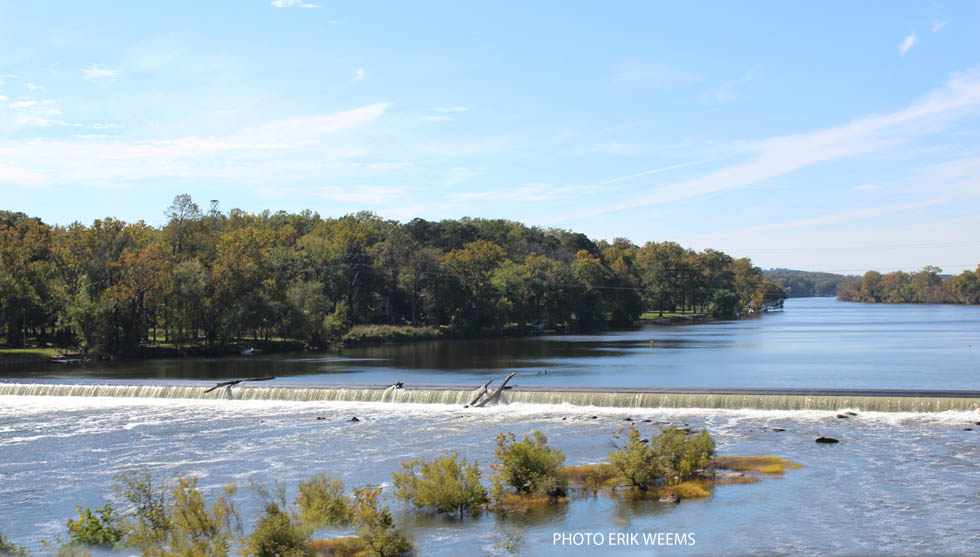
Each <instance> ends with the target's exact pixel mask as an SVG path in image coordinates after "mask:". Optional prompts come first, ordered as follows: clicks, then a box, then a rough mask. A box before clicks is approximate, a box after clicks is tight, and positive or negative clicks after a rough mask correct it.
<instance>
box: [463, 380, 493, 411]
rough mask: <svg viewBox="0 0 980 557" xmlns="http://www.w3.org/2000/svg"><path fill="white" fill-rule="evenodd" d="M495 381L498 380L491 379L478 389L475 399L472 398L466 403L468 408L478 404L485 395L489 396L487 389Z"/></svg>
mask: <svg viewBox="0 0 980 557" xmlns="http://www.w3.org/2000/svg"><path fill="white" fill-rule="evenodd" d="M494 381H496V379H491V380H489V381H487V382H486V383H484V384H483V386H482V387H480V388H479V389H477V390H476V393H475V394H474V395H473V398H471V399H470V401H469V402H467V403H466V406H468V407H469V406H473V405H474V404H476V402H477V401H478V400H480V399H481V398H482V397H483V395H485V394H487V387H489V386H490V383H493V382H494Z"/></svg>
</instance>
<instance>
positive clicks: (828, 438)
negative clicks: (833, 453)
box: [817, 435, 840, 444]
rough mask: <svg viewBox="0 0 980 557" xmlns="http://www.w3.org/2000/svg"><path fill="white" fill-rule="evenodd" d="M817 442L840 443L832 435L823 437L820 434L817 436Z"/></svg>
mask: <svg viewBox="0 0 980 557" xmlns="http://www.w3.org/2000/svg"><path fill="white" fill-rule="evenodd" d="M817 443H826V444H831V443H840V441H838V440H837V439H834V438H833V437H824V436H822V435H821V436H820V437H817Z"/></svg>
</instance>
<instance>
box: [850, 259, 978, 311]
mask: <svg viewBox="0 0 980 557" xmlns="http://www.w3.org/2000/svg"><path fill="white" fill-rule="evenodd" d="M942 272H943V270H942V269H940V268H939V267H934V266H928V267H925V268H924V269H922V270H921V271H916V272H914V273H906V272H903V271H895V272H893V273H887V274H884V275H883V274H881V273H879V272H877V271H868V272H867V273H864V276H863V277H861V278H858V279H854V280H852V281H850V282H846V283H843V284H841V285H840V286H839V287H838V289H837V297H838V299H840V300H843V301H846V302H868V303H886V304H980V266H978V267H977V269H976V270H975V271H963V272H962V273H960V274H959V275H956V276H943V275H942Z"/></svg>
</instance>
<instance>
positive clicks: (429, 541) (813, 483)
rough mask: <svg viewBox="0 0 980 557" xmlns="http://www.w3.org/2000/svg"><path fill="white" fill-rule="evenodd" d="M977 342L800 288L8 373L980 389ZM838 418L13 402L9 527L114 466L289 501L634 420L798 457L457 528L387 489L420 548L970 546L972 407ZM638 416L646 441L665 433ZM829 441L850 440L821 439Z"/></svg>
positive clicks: (11, 531)
mask: <svg viewBox="0 0 980 557" xmlns="http://www.w3.org/2000/svg"><path fill="white" fill-rule="evenodd" d="M978 349H980V308H975V307H973V308H970V307H956V306H885V305H881V306H872V305H860V304H843V303H839V302H836V301H834V300H830V299H801V300H790V301H788V302H787V304H786V310H785V311H784V312H782V313H774V314H767V315H764V316H762V317H760V318H757V319H746V320H741V321H733V322H716V323H710V324H702V325H691V326H672V327H653V326H651V327H644V328H641V329H638V330H635V331H629V332H619V333H607V334H601V335H594V336H549V337H537V338H529V339H496V340H489V341H439V342H432V343H424V344H416V345H407V346H397V347H378V348H369V349H358V350H347V351H344V352H343V353H342V354H335V355H331V356H325V357H309V356H301V357H274V358H273V357H269V358H264V357H256V358H251V359H247V358H226V359H220V360H214V361H204V360H197V361H180V362H172V361H166V362H144V363H138V364H131V363H129V364H112V365H100V366H92V367H84V368H71V369H68V370H66V369H63V368H46V369H41V370H36V371H33V372H30V373H24V372H17V373H16V374H15V373H13V372H8V374H7V375H8V378H7V380H12V381H20V382H35V381H40V382H59V383H68V382H77V381H82V382H87V383H98V382H107V381H120V380H124V381H125V382H128V383H132V382H137V383H163V382H172V381H173V380H178V379H179V380H181V382H184V381H187V380H202V381H203V380H213V379H215V378H217V377H233V376H234V377H237V376H244V375H266V374H274V375H278V376H281V377H283V378H281V379H277V380H275V381H273V382H270V383H277V384H290V383H296V384H299V383H316V384H331V383H361V384H363V383H389V382H392V381H394V380H401V381H405V382H415V383H449V384H462V385H474V384H480V383H483V382H484V381H485V378H486V377H490V376H501V375H503V372H504V370H512V369H516V370H518V371H520V372H521V373H520V375H519V376H518V377H519V378H520V382H521V383H522V384H525V385H549V384H550V385H573V386H704V387H710V386H726V387H814V388H893V389H973V390H976V389H978V388H980V374H978V371H980V370H978V367H980V364H978V361H980V358H978V355H980V353H978V352H980V350H978ZM545 371H547V373H546V374H545V373H544V372H545ZM835 414H836V412H830V411H785V410H757V409H741V410H739V409H735V410H706V409H658V408H645V409H617V408H600V407H581V406H579V407H573V406H568V405H543V404H542V405H537V404H510V405H506V406H500V407H494V408H470V409H463V408H462V407H461V406H458V405H442V404H400V403H398V404H396V403H362V402H297V401H284V400H270V401H256V400H220V399H218V400H190V399H157V398H109V397H77V396H75V397H67V396H0V532H3V533H4V534H5V535H6V536H8V537H9V538H11V539H12V540H13V541H15V542H17V543H19V544H22V545H26V546H28V547H29V548H31V549H32V550H35V551H37V552H38V553H39V554H45V551H47V550H45V549H43V548H42V545H41V540H42V539H47V540H51V539H54V538H55V537H56V536H61V537H62V538H63V539H66V538H67V533H66V530H65V521H66V520H67V519H68V518H70V517H72V516H74V515H75V505H77V504H82V505H85V506H91V507H96V506H101V505H102V504H104V503H105V502H106V501H115V500H114V499H113V497H112V483H113V477H114V476H115V475H116V474H118V473H119V472H122V471H127V470H134V469H146V470H149V471H150V472H152V473H153V474H155V475H157V476H158V477H160V478H172V477H175V476H177V475H182V474H193V475H195V476H197V477H199V478H200V480H201V485H202V486H203V487H204V488H205V489H206V490H207V492H208V493H214V492H215V490H217V489H218V488H219V486H221V485H223V484H225V483H227V482H236V483H237V484H238V485H239V486H241V487H242V488H244V487H245V486H247V484H248V482H249V480H258V481H264V482H267V483H268V482H271V481H274V480H279V481H282V482H283V483H284V485H285V487H286V489H287V491H288V493H289V494H290V496H293V495H294V494H295V489H296V486H297V484H298V483H299V482H300V481H302V480H303V479H306V478H309V477H310V476H312V475H313V474H315V473H317V472H321V471H322V472H327V473H330V474H332V475H335V476H337V477H340V478H342V479H343V480H344V482H345V485H346V486H347V488H348V489H351V488H353V487H358V486H362V485H367V484H375V485H382V486H390V481H391V473H392V472H394V471H398V470H399V468H400V462H401V461H403V460H406V459H410V458H419V457H422V458H430V457H433V456H436V455H439V454H441V453H443V452H444V451H445V450H453V451H459V452H460V453H461V454H463V455H464V456H466V457H468V458H469V459H471V460H473V459H475V460H477V461H478V462H479V464H480V466H481V468H482V469H483V470H484V472H485V475H484V478H485V479H486V477H487V475H488V473H489V469H488V465H489V464H490V463H491V462H492V461H493V448H494V437H495V435H496V434H497V433H498V432H501V431H508V430H510V431H514V432H515V433H518V434H519V435H520V434H523V433H526V432H530V431H532V430H534V429H540V430H542V431H543V432H544V433H545V434H546V435H547V436H548V438H549V442H550V443H551V444H553V445H555V446H557V447H558V448H560V449H561V450H562V451H564V453H565V455H566V463H567V464H582V463H590V462H599V461H602V460H604V459H606V458H607V457H608V454H609V452H610V451H611V450H613V448H614V445H613V439H612V437H611V435H612V433H614V432H615V431H617V430H618V429H620V428H621V427H622V426H623V425H624V424H625V423H627V422H625V421H624V420H625V418H627V417H630V418H633V419H634V420H637V421H639V420H643V419H648V420H652V421H653V422H673V423H680V424H689V426H691V427H694V428H700V427H705V428H707V429H708V430H709V431H710V432H711V433H712V434H713V435H714V437H715V439H716V441H717V443H718V452H719V454H721V455H739V454H744V455H761V454H774V455H779V456H783V457H788V458H791V459H793V460H795V461H797V462H799V463H801V464H803V467H802V468H800V469H798V470H789V471H787V472H786V474H785V475H784V476H782V477H777V478H771V479H764V480H763V481H761V482H759V483H755V484H749V485H728V486H720V487H717V488H716V489H715V491H714V494H713V496H711V497H709V498H706V499H700V500H685V501H682V502H681V503H680V504H678V505H669V504H665V503H660V502H657V501H649V502H643V503H637V502H631V501H629V500H626V499H624V498H621V497H603V496H600V497H598V498H595V499H593V498H591V497H586V498H579V499H573V500H571V501H570V502H569V503H567V504H566V505H564V506H562V507H561V508H559V509H557V510H555V511H554V512H548V513H540V514H535V515H533V516H524V517H522V516H514V515H512V516H508V517H499V516H495V515H493V514H492V513H484V514H482V515H480V516H477V517H468V518H466V519H464V520H462V521H461V520H458V519H453V518H448V517H445V516H426V515H419V514H417V513H413V512H408V511H407V510H406V509H405V508H404V507H403V506H402V505H400V504H398V503H397V502H396V501H394V500H393V499H388V501H387V502H388V503H389V504H390V505H391V506H392V509H393V510H394V512H395V518H396V521H397V522H398V523H399V524H400V525H402V526H403V527H404V528H406V529H407V530H408V532H409V533H410V535H411V536H412V537H413V538H414V540H415V542H416V544H417V546H418V548H419V554H420V555H474V554H477V555H485V554H491V555H503V554H507V553H508V550H510V551H511V552H514V553H517V554H520V555H608V554H623V555H626V554H644V555H648V554H651V553H657V554H664V555H672V554H677V555H690V554H700V555H717V554H806V555H813V554H871V553H874V554H902V555H910V554H914V555H922V554H937V555H951V554H965V555H976V554H977V551H978V548H980V528H978V527H977V524H978V523H980V488H978V486H980V425H976V422H980V413H978V412H976V411H951V412H932V413H911V412H908V413H899V412H866V411H863V410H860V409H858V412H857V414H858V415H857V416H855V417H852V418H848V419H840V418H837V417H835ZM353 416H357V417H358V418H359V421H357V422H352V421H351V417H353ZM318 418H323V419H318ZM638 425H639V426H640V427H641V431H643V432H644V434H648V433H650V432H652V431H653V430H654V428H655V427H656V426H655V425H652V424H648V423H638ZM968 428H969V429H970V430H968ZM779 429H782V430H785V431H779ZM820 435H827V436H832V437H835V438H837V439H840V440H841V443H839V444H837V445H818V444H816V443H814V439H815V438H816V437H817V436H820ZM385 491H386V492H387V491H390V490H387V489H386V490H385ZM240 501H241V503H242V507H243V510H244V514H245V515H246V516H254V515H255V512H256V506H257V501H256V498H255V496H254V495H253V494H252V493H251V492H250V491H248V490H247V489H242V490H241V491H240ZM563 532H564V533H575V532H578V533H603V534H605V535H606V536H607V540H608V535H609V534H610V533H639V534H642V533H653V532H666V533H693V534H694V539H695V540H696V543H695V544H694V545H687V546H669V547H667V546H663V547H635V546H634V547H629V546H627V547H610V546H609V545H608V541H607V543H606V544H605V545H603V546H601V547H596V546H592V547H587V546H580V547H574V548H569V547H567V546H566V547H562V546H561V545H555V544H554V543H553V541H554V536H555V534H556V533H558V534H560V533H563ZM337 533H338V532H334V531H321V532H318V533H317V535H318V536H329V535H335V534H337ZM641 539H642V538H641ZM113 554H114V555H129V554H132V552H127V551H121V552H116V553H113Z"/></svg>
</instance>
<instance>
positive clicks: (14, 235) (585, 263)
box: [0, 195, 972, 358]
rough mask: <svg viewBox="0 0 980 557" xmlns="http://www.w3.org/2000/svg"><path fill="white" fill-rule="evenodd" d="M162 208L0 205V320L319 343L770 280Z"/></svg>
mask: <svg viewBox="0 0 980 557" xmlns="http://www.w3.org/2000/svg"><path fill="white" fill-rule="evenodd" d="M165 215H166V216H167V219H168V222H167V224H166V225H164V226H163V227H162V228H153V227H150V226H147V225H146V224H144V223H143V222H137V223H125V222H122V221H119V220H116V219H111V218H108V219H104V220H96V221H95V222H93V223H92V224H91V225H90V226H86V225H82V224H78V223H76V224H72V225H71V226H69V227H67V228H66V227H51V226H48V225H47V224H44V223H42V222H40V221H39V220H37V219H31V218H27V217H25V216H23V215H17V214H12V213H3V214H0V338H2V339H3V340H4V341H5V344H7V345H16V346H19V345H21V344H39V345H45V344H53V345H55V346H58V347H62V348H65V349H77V350H80V351H83V352H86V353H89V354H92V355H96V356H99V357H110V358H111V357H117V356H126V355H129V356H138V355H142V354H146V353H148V352H164V351H165V352H166V353H168V354H182V353H187V352H195V353H202V352H207V353H214V352H218V351H222V350H228V351H231V350H232V348H234V346H239V347H240V346H242V345H245V344H246V343H247V344H248V345H252V346H255V345H256V344H259V343H262V342H264V341H271V340H272V339H277V340H278V339H288V340H290V341H295V342H302V343H304V344H305V345H306V346H307V347H308V348H311V349H320V348H325V347H328V346H330V345H331V344H336V343H338V342H341V341H342V340H343V339H344V338H345V337H346V338H350V340H351V341H352V342H357V341H358V339H364V338H370V339H374V338H381V339H384V340H385V341H388V340H411V339H417V338H420V337H427V336H429V334H430V332H431V331H446V332H447V333H449V334H456V335H459V334H464V335H482V334H487V333H501V332H504V331H505V330H506V331H516V332H527V331H529V330H531V329H532V328H535V327H536V328H538V329H542V328H544V329H554V330H560V331H588V330H596V329H603V328H608V327H624V326H631V325H634V324H635V323H636V322H637V320H638V319H639V316H640V315H641V314H642V313H643V312H644V311H645V310H651V309H652V310H657V311H661V312H662V311H677V310H679V311H681V312H684V311H688V310H692V311H695V310H700V311H702V312H703V311H706V310H707V309H708V308H709V305H710V306H711V308H712V310H713V311H715V312H716V313H721V314H728V313H730V312H729V310H730V309H731V306H732V304H730V303H728V302H729V301H730V300H729V299H728V298H726V299H725V302H726V303H724V304H721V303H719V301H718V297H717V296H716V295H715V294H716V293H718V292H722V291H730V292H734V293H735V295H736V296H737V297H738V299H737V302H736V303H735V304H734V305H735V306H737V308H738V309H741V308H743V307H752V308H755V309H762V308H763V307H765V306H766V305H770V304H773V303H776V302H777V301H778V300H779V299H781V297H782V296H783V294H782V291H781V290H780V289H779V287H778V285H775V283H770V282H768V281H766V280H765V279H764V278H763V277H762V274H761V271H760V270H759V269H758V268H757V267H753V266H752V265H751V263H750V262H749V261H748V260H746V259H738V260H735V259H733V258H731V257H729V256H728V255H725V254H723V253H721V252H717V251H714V250H704V251H702V252H695V251H693V250H689V249H685V248H683V247H681V246H679V245H678V244H675V243H673V242H661V243H657V242H650V243H647V244H645V245H644V246H642V247H640V246H636V245H634V244H633V243H631V242H629V241H628V240H624V239H621V238H619V239H616V240H614V241H613V242H612V243H611V244H610V243H608V242H604V241H603V242H595V241H593V240H590V239H589V238H588V237H586V236H584V235H583V234H579V233H575V232H571V231H567V230H557V229H552V230H543V229H540V228H534V227H528V226H525V225H523V224H521V223H517V222H512V221H507V220H500V219H494V220H488V219H469V218H463V219H459V220H455V221H453V220H445V221H440V222H428V221H424V220H421V219H415V220H413V221H411V222H409V223H406V224H400V223H398V222H395V221H390V220H384V219H381V218H379V217H378V216H377V215H374V214H372V213H368V212H361V213H357V214H353V215H347V216H344V217H340V218H331V219H322V218H320V216H319V215H317V214H315V213H311V212H308V211H307V212H303V213H299V214H288V213H282V212H280V213H274V214H273V213H270V212H268V211H266V212H262V213H258V214H248V213H245V212H243V211H240V210H237V209H236V210H232V211H231V212H229V213H228V214H222V213H218V212H215V213H208V214H204V213H203V212H202V211H201V209H200V207H198V206H197V205H196V204H195V203H194V202H193V200H192V199H190V197H189V196H186V195H181V196H178V197H177V198H176V199H174V202H173V204H172V205H171V206H170V207H169V208H168V209H167V210H166V212H165ZM971 288H972V287H970V286H969V285H965V286H964V289H963V290H964V292H972V290H971ZM409 324H411V325H413V326H416V327H421V328H420V329H417V330H414V329H413V330H410V331H411V332H407V331H409V330H407V329H404V327H403V326H405V325H409ZM365 326H387V327H393V328H392V329H388V330H383V331H379V330H377V329H374V330H373V332H369V331H372V330H371V329H367V330H365V329H363V328H362V329H358V327H365ZM398 327H401V328H398ZM416 331H419V332H416Z"/></svg>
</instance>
